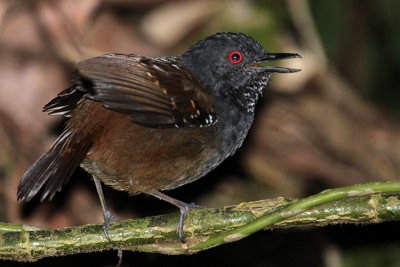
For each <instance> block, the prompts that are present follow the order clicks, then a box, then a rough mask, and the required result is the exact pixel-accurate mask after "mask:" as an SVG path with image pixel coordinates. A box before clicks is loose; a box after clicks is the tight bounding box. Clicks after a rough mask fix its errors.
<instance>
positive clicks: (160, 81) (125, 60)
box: [17, 32, 301, 241]
mask: <svg viewBox="0 0 400 267" xmlns="http://www.w3.org/2000/svg"><path fill="white" fill-rule="evenodd" d="M290 58H301V56H300V55H299V54H297V53H270V52H267V51H265V50H264V48H263V46H262V45H261V44H260V43H259V42H257V41H256V40H254V39H253V38H252V37H250V36H248V35H246V34H244V33H232V32H222V33H216V34H213V35H211V36H209V37H207V38H205V39H203V40H200V41H198V42H196V43H195V44H193V45H192V46H190V47H189V48H188V49H187V51H186V52H184V53H183V54H181V55H177V56H165V57H157V58H151V57H145V56H139V55H136V54H120V53H113V54H106V55H102V56H97V57H93V58H89V59H85V60H83V61H81V62H79V63H78V64H77V66H76V67H75V69H74V71H73V79H72V83H73V85H72V86H71V87H69V88H67V89H65V90H64V91H61V92H60V93H59V94H58V95H57V96H56V97H55V98H54V99H53V100H51V101H50V102H49V103H48V104H46V105H45V106H44V108H43V111H45V112H49V114H50V115H62V116H65V117H67V118H69V119H68V121H67V123H66V126H65V128H64V130H63V131H62V133H61V134H60V136H59V137H58V138H57V139H56V140H55V142H54V143H53V145H52V146H51V148H50V149H49V150H48V151H47V152H45V153H44V154H43V155H42V156H40V157H39V158H38V159H37V160H36V161H35V162H34V163H33V164H32V166H31V167H30V168H29V169H28V170H27V171H26V173H25V174H24V175H23V176H22V178H21V180H20V182H19V185H18V192H17V200H18V202H27V201H30V200H31V199H32V198H33V197H35V196H36V195H37V194H38V193H39V191H41V197H40V200H41V201H43V200H45V199H48V200H51V199H52V198H53V196H54V195H55V193H56V192H59V191H60V190H61V189H62V187H63V186H64V185H65V184H66V183H67V182H68V180H69V179H70V177H71V175H72V174H73V173H74V171H75V170H76V169H77V168H78V167H79V166H80V167H82V168H83V169H84V170H85V171H87V172H88V173H89V174H91V176H92V178H93V180H94V183H95V186H96V189H97V193H98V195H99V198H100V203H101V206H102V210H103V215H104V224H103V230H104V233H105V235H106V237H107V239H108V240H109V241H111V239H110V238H109V235H108V227H109V224H110V222H112V221H114V220H117V219H116V218H115V217H114V216H113V215H112V213H111V212H110V210H109V209H108V207H107V205H106V202H105V200H104V195H103V190H102V183H104V184H105V185H107V186H111V187H112V188H114V189H116V190H120V191H125V192H127V193H128V194H129V195H136V194H139V193H144V194H147V195H152V196H154V197H156V198H159V199H161V200H164V201H167V202H169V203H171V204H172V205H175V206H176V207H177V208H179V209H180V221H179V227H178V229H177V233H178V236H179V238H180V239H181V240H183V234H184V232H183V228H184V221H185V218H186V216H187V213H188V211H190V210H192V209H195V208H200V206H197V205H195V204H188V203H185V202H182V201H180V200H177V199H174V198H172V197H169V196H168V195H166V194H165V193H164V192H163V191H167V190H171V189H174V188H176V187H180V186H182V185H185V184H187V183H191V182H193V181H195V180H197V179H199V178H201V177H203V176H205V175H206V174H207V173H209V172H210V171H212V170H213V169H214V168H216V167H217V166H218V165H219V164H220V163H221V162H222V161H223V160H225V159H226V158H227V157H229V156H231V155H233V154H234V153H235V152H236V151H237V149H238V148H239V147H240V146H241V145H242V143H243V141H244V139H245V137H246V135H247V133H248V131H249V129H250V127H251V125H252V124H253V121H254V114H255V107H256V103H257V101H258V100H259V98H260V97H261V96H262V94H263V91H264V90H265V88H266V86H267V83H268V81H269V80H270V78H271V74H272V73H274V72H277V73H293V72H297V71H300V70H299V69H293V68H285V67H274V66H262V64H263V63H265V62H269V61H274V60H281V59H290Z"/></svg>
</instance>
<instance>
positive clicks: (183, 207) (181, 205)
mask: <svg viewBox="0 0 400 267" xmlns="http://www.w3.org/2000/svg"><path fill="white" fill-rule="evenodd" d="M145 193H146V194H148V195H152V196H154V197H156V198H159V199H161V200H164V201H166V202H168V203H171V204H172V205H174V206H176V207H178V208H179V210H180V212H181V216H180V219H179V228H178V235H179V238H180V239H181V241H182V243H185V241H184V239H183V225H184V224H185V219H186V216H187V214H188V212H189V211H190V210H193V209H203V208H204V207H202V206H199V205H196V204H193V203H192V204H188V203H185V202H182V201H180V200H177V199H175V198H172V197H169V196H167V195H165V194H164V193H161V192H160V191H156V190H154V191H146V192H145Z"/></svg>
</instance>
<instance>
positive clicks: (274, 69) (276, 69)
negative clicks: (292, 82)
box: [249, 53, 301, 73]
mask: <svg viewBox="0 0 400 267" xmlns="http://www.w3.org/2000/svg"><path fill="white" fill-rule="evenodd" d="M289 58H301V56H300V55H299V54H292V53H264V55H263V56H262V58H261V59H260V61H258V62H256V63H254V64H251V65H250V66H249V67H253V68H254V67H257V68H259V69H260V70H262V71H267V72H279V73H291V72H298V71H300V69H292V68H284V67H272V66H263V67H260V65H261V64H263V63H265V62H269V61H272V60H280V59H289Z"/></svg>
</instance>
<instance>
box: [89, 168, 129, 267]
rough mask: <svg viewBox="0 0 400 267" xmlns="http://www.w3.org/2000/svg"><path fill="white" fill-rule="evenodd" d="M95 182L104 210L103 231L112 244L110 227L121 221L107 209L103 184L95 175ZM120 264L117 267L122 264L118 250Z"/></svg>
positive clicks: (120, 252)
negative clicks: (109, 232)
mask: <svg viewBox="0 0 400 267" xmlns="http://www.w3.org/2000/svg"><path fill="white" fill-rule="evenodd" d="M93 181H94V184H95V185H96V190H97V194H98V195H99V199H100V203H101V208H102V209H103V216H104V224H103V231H104V234H105V235H106V238H107V240H108V241H109V242H110V243H111V238H110V236H109V235H108V227H109V226H110V223H111V222H112V221H119V219H117V218H115V217H114V215H112V213H111V211H110V210H109V209H108V208H107V204H106V200H105V198H104V194H103V188H102V187H101V182H100V180H99V179H98V178H97V177H96V176H94V175H93ZM118 259H119V260H118V264H117V266H119V265H121V262H122V250H121V249H119V250H118Z"/></svg>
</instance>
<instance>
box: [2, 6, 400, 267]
mask: <svg viewBox="0 0 400 267" xmlns="http://www.w3.org/2000/svg"><path fill="white" fill-rule="evenodd" d="M399 11H400V2H398V1H394V0H392V1H389V0H388V1H368V0H367V1H361V0H348V1H345V0H336V1H317V0H312V1H306V0H286V1H277V0H271V1H261V0H260V1H255V0H254V1H252V0H233V1H227V0H226V1H216V0H202V1H167V0H146V1H144V0H143V1H140V0H131V1H129V0H103V1H101V0H82V1H71V0H53V1H49V0H37V1H25V0H1V1H0V219H1V221H3V222H12V223H24V224H29V225H35V226H51V227H64V226H72V225H80V224H86V223H101V222H102V221H103V218H102V212H101V206H100V203H99V202H98V199H97V194H96V192H95V189H94V186H93V184H92V181H91V180H90V177H89V176H88V175H87V174H85V173H84V172H83V171H77V172H76V173H75V175H74V177H73V178H72V179H71V181H70V183H69V184H68V185H67V186H65V187H64V189H63V191H62V192H61V193H58V194H57V195H56V196H55V198H54V199H53V201H52V202H44V203H39V201H38V200H37V199H35V200H34V201H32V203H28V204H26V205H19V204H17V203H16V187H17V184H18V181H19V179H20V177H21V176H22V174H23V173H24V172H25V171H26V169H27V168H28V167H29V166H30V164H32V162H33V161H34V160H35V159H36V158H37V157H38V156H39V155H40V154H41V153H43V152H44V151H45V150H46V149H48V148H49V146H50V145H51V143H52V141H54V139H55V138H56V136H57V134H59V133H60V131H61V129H62V125H63V123H64V122H65V121H63V120H62V118H60V117H49V116H47V114H45V113H42V112H41V108H42V107H43V105H45V104H46V103H47V102H48V101H50V100H51V99H52V98H53V97H54V96H55V95H56V94H57V93H58V92H60V91H61V90H63V89H64V88H66V87H68V86H69V85H70V82H69V79H70V73H71V71H72V69H73V66H74V65H75V64H76V63H77V62H79V61H80V60H82V59H84V58H88V57H92V56H96V55H100V54H104V53H109V52H120V53H135V54H141V55H146V56H162V55H175V54H179V53H182V52H183V51H184V50H185V49H186V48H187V47H188V46H189V45H190V44H192V43H193V42H195V41H196V40H199V39H201V38H203V37H206V36H208V35H210V34H213V33H215V32H220V31H234V32H244V33H247V34H249V35H251V36H252V37H253V38H255V39H256V40H258V41H260V42H261V43H262V44H263V46H264V47H265V48H266V49H267V50H269V51H272V52H297V53H300V54H301V55H302V56H303V59H302V60H291V62H289V61H287V62H277V63H276V64H278V65H279V64H282V65H284V66H288V67H295V68H296V67H297V68H301V69H303V70H302V71H301V72H299V73H296V74H290V75H284V74H275V75H274V77H273V80H272V82H271V83H270V85H269V88H268V90H267V91H266V92H265V96H264V99H263V100H262V101H261V103H260V104H259V105H258V109H257V116H256V122H255V125H254V127H253V128H252V130H251V132H250V134H249V138H248V139H247V140H246V142H245V144H244V145H243V148H242V149H241V150H240V152H239V153H237V154H236V155H235V156H234V157H231V158H230V159H228V160H227V161H226V162H225V163H223V164H222V165H221V166H220V167H219V168H217V169H216V170H215V171H213V172H212V173H210V174H209V175H208V176H207V177H205V178H203V179H200V180H199V181H197V182H195V183H193V184H190V185H187V186H184V187H181V188H179V189H176V190H174V191H172V192H169V194H170V195H171V196H174V197H176V198H178V199H181V200H183V201H186V202H196V203H197V204H201V205H205V206H208V207H218V206H223V205H233V204H238V203H240V202H241V201H249V200H256V199H264V198H271V197H276V196H286V197H304V196H307V195H310V194H312V193H317V192H319V191H321V190H323V189H326V188H332V187H338V186H344V185H349V184H355V183H363V182H367V181H379V180H393V179H397V178H398V177H400V135H399V133H400V131H399V130H400V129H399V126H398V125H399V111H400V108H399V107H400V105H399V104H398V103H399V101H400V90H399V84H400V83H399V82H400V81H399V80H400V33H399V31H398V13H399ZM290 64H292V65H290ZM105 195H106V198H107V200H108V202H109V205H110V206H111V208H112V210H113V211H114V215H116V216H117V217H119V218H133V217H140V216H148V215H156V214H160V213H166V212H177V210H176V209H175V208H174V207H171V206H170V205H168V204H166V203H163V202H161V201H158V200H156V199H153V198H151V197H145V196H134V197H129V196H127V194H125V193H121V192H116V191H114V190H112V189H106V190H105ZM398 228H399V227H398V223H395V222H393V223H386V224H381V225H376V226H358V227H356V226H340V227H339V226H330V227H326V228H322V229H311V228H302V229H298V228H296V229H290V230H280V231H275V232H262V233H257V234H255V235H254V236H251V237H249V238H247V239H246V240H242V241H239V242H237V243H233V244H229V245H225V246H222V247H220V248H216V249H211V250H209V251H206V252H201V253H198V254H196V255H192V256H181V257H177V256H163V255H155V254H144V253H140V254H138V253H125V257H124V261H123V264H125V265H126V266H131V265H134V266H153V265H160V266H187V265H188V264H190V265H194V266H203V265H207V266H210V265H212V266H228V265H229V266H241V265H247V266H292V265H297V266H303V265H304V266H400V253H399V251H400V242H399V241H400V238H399V235H400V230H399V229H398ZM116 262H117V257H116V252H105V253H98V254H92V255H77V256H70V257H64V258H54V259H46V260H42V261H40V262H38V263H35V264H32V266H53V265H54V264H58V265H60V266H71V265H72V264H74V265H78V266H80V265H87V264H90V265H91V266H113V265H115V264H116ZM0 265H1V266H20V265H24V264H17V263H10V262H0Z"/></svg>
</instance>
